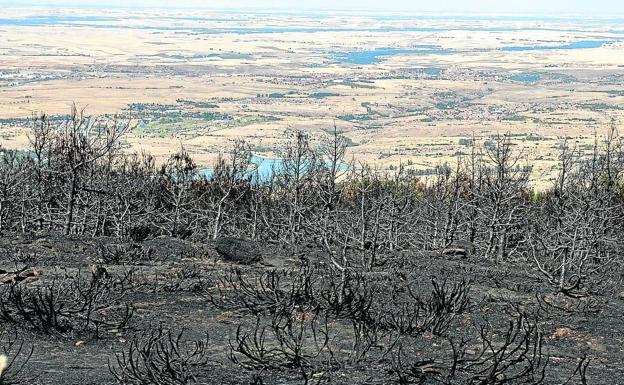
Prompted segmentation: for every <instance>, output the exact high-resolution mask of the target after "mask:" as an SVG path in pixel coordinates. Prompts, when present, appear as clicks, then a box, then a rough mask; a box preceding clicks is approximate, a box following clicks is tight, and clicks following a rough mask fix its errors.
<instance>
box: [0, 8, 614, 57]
mask: <svg viewBox="0 0 624 385" xmlns="http://www.w3.org/2000/svg"><path fill="white" fill-rule="evenodd" d="M162 19H170V20H196V21H218V22H244V21H245V20H244V19H235V18H228V17H227V16H225V17H223V18H219V17H216V18H201V17H196V18H195V17H188V18H185V17H167V16H165V17H162ZM413 19H414V21H419V24H421V23H420V18H418V17H414V18H413ZM455 19H458V20H461V18H457V17H455ZM122 20H123V19H122V18H115V17H99V16H53V15H51V16H27V17H23V18H0V25H5V26H6V25H9V26H47V25H72V26H80V27H91V28H124V29H145V30H164V31H189V32H199V33H205V34H239V35H250V34H273V33H299V32H300V33H317V32H369V33H386V32H449V31H499V32H501V31H524V30H527V31H530V30H543V31H570V32H574V31H576V32H583V31H582V30H577V29H565V28H563V29H562V28H549V27H529V26H527V27H507V26H498V27H479V26H476V27H475V26H450V27H421V26H414V27H377V28H351V27H345V28H335V27H329V28H328V27H285V28H280V27H260V28H246V27H232V28H229V27H226V28H223V27H217V28H214V27H201V26H200V27H190V26H153V25H149V24H148V25H141V26H136V25H133V26H128V25H124V24H122V23H119V24H103V23H101V22H103V21H122ZM389 20H391V18H390V19H389ZM467 20H489V19H488V18H478V17H475V18H474V19H473V18H472V17H469V18H467ZM491 20H505V18H491ZM536 20H538V19H536ZM94 22H96V23H94ZM610 33H624V31H616V30H614V31H610ZM521 48H525V49H524V50H528V49H527V48H529V47H521ZM514 50H515V49H514ZM517 50H522V49H517Z"/></svg>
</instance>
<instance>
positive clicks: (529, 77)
mask: <svg viewBox="0 0 624 385" xmlns="http://www.w3.org/2000/svg"><path fill="white" fill-rule="evenodd" d="M509 79H510V80H513V81H514V82H526V83H535V82H537V81H540V80H541V79H542V75H540V74H531V73H527V74H518V75H513V76H511V77H509Z"/></svg>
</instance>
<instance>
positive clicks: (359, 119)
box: [0, 9, 624, 182]
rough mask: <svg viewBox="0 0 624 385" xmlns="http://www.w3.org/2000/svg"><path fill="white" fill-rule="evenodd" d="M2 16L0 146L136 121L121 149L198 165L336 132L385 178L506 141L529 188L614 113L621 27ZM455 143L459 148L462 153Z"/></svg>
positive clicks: (140, 14)
mask: <svg viewBox="0 0 624 385" xmlns="http://www.w3.org/2000/svg"><path fill="white" fill-rule="evenodd" d="M3 12H4V13H5V14H4V16H3V18H2V20H1V21H0V42H1V43H0V122H1V126H0V145H1V146H3V147H9V148H23V147H24V146H25V145H26V144H27V138H26V128H27V127H28V118H29V117H30V116H32V115H33V114H37V113H41V112H45V113H47V114H49V115H52V116H55V115H63V114H66V113H67V112H68V110H69V108H70V105H71V104H72V103H76V104H77V105H78V106H80V107H86V111H87V113H89V114H93V115H102V114H108V115H121V116H123V117H124V118H128V117H131V118H132V121H133V122H134V126H136V128H135V129H133V130H132V131H131V132H130V133H129V134H128V135H127V137H126V140H127V141H128V143H129V144H130V145H131V148H133V149H135V150H149V151H150V152H152V153H153V154H155V155H156V157H157V158H158V159H164V158H165V157H166V156H167V155H168V154H170V153H172V152H174V151H175V150H176V149H177V148H179V146H181V145H183V146H184V147H185V148H186V149H187V150H189V151H190V152H191V154H192V155H193V157H194V158H195V159H196V160H197V161H198V162H200V163H201V165H203V166H209V165H210V164H211V162H212V161H213V159H214V157H215V154H216V153H218V152H219V151H223V150H224V149H226V148H227V147H228V144H229V142H230V141H231V140H234V139H241V138H242V139H245V140H247V141H249V142H250V143H251V144H253V145H254V146H255V151H256V152H257V153H258V154H259V155H264V156H276V151H277V150H279V147H280V143H282V142H283V140H284V138H285V135H284V133H285V131H287V130H293V129H301V130H304V131H306V132H308V133H310V135H311V136H312V137H313V138H320V137H322V136H323V135H324V133H325V132H326V131H327V130H329V129H332V128H333V126H334V124H335V125H336V126H337V127H338V128H339V129H340V130H342V131H343V132H344V133H345V134H346V135H347V136H348V137H349V138H350V140H351V142H352V143H351V147H350V148H349V153H350V156H353V158H354V159H356V160H358V161H366V162H369V163H373V164H375V165H376V166H377V167H379V168H382V169H384V168H385V169H388V168H391V167H393V166H394V167H396V166H398V165H399V164H403V165H407V167H409V168H414V169H420V170H426V169H429V168H432V167H435V166H436V165H440V164H444V163H449V164H453V163H455V162H456V161H457V159H458V158H460V157H461V156H462V155H463V154H465V153H467V152H469V146H467V145H466V143H467V140H468V138H476V139H477V140H478V141H479V142H481V143H484V142H485V141H487V140H488V138H489V137H490V136H491V135H495V134H511V135H513V136H514V140H515V141H516V142H517V144H518V147H519V148H520V149H522V153H523V156H524V157H525V158H526V161H527V162H530V163H531V164H533V174H534V178H535V180H536V181H542V182H544V181H546V180H547V179H548V177H549V175H550V174H551V171H552V167H553V166H554V164H555V161H556V159H557V147H558V146H559V144H560V142H561V141H562V140H564V139H565V138H567V139H568V142H573V143H576V144H577V145H578V146H579V148H581V149H582V148H583V146H584V145H587V144H589V143H592V142H593V141H594V135H595V134H598V135H600V134H603V133H604V132H606V130H607V129H608V127H609V126H610V125H611V124H612V122H615V124H619V122H621V120H622V115H623V111H624V107H623V103H622V102H623V101H624V61H623V60H622V58H623V57H624V30H622V28H621V26H620V25H618V24H617V22H615V21H614V22H612V23H610V22H609V21H604V20H602V21H595V22H592V21H591V20H590V21H575V20H566V19H552V20H548V19H546V20H532V19H529V18H525V19H522V18H519V19H510V18H496V17H487V18H483V19H482V20H480V19H479V18H476V17H475V18H465V19H453V18H444V17H441V18H440V17H437V18H436V17H428V16H414V17H402V18H398V17H397V18H393V17H376V16H373V15H364V16H348V15H342V14H338V15H328V14H318V15H317V14H312V15H292V14H275V15H272V14H263V13H257V14H251V13H240V14H234V13H214V12H212V13H208V12H199V11H197V12H188V11H186V12H184V13H182V12H177V11H167V12H157V11H153V12H146V11H136V12H129V11H113V12H110V11H109V12H100V11H97V10H89V11H86V10H85V11H81V10H67V11H62V12H61V11H50V10H46V11H38V10H19V9H7V10H3ZM462 143H463V144H462Z"/></svg>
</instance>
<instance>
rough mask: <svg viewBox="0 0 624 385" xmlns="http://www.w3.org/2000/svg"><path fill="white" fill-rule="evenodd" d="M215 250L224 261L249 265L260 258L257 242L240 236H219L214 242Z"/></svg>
mask: <svg viewBox="0 0 624 385" xmlns="http://www.w3.org/2000/svg"><path fill="white" fill-rule="evenodd" d="M215 250H217V253H219V255H220V256H221V257H222V258H223V259H224V260H225V261H227V262H234V263H240V264H242V265H250V264H252V263H256V262H259V261H260V260H261V259H262V255H261V250H260V246H259V245H258V243H257V242H254V241H249V240H245V239H241V238H230V237H227V238H219V239H217V241H216V242H215Z"/></svg>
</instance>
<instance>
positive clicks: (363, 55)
mask: <svg viewBox="0 0 624 385" xmlns="http://www.w3.org/2000/svg"><path fill="white" fill-rule="evenodd" d="M448 53H451V51H450V50H447V49H443V48H440V47H437V46H433V45H427V46H419V47H416V48H413V49H400V48H377V49H374V50H370V51H351V52H341V53H337V54H334V58H335V59H336V63H347V64H360V65H364V64H373V63H380V62H382V61H383V60H384V59H383V58H384V57H385V56H394V55H441V54H448Z"/></svg>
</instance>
